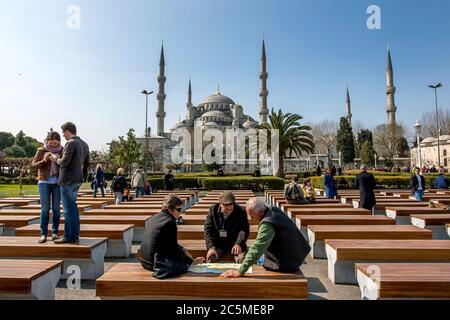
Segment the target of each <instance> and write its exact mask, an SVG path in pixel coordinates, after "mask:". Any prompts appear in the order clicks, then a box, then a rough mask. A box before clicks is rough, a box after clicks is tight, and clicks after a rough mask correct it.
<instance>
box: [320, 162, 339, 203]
mask: <svg viewBox="0 0 450 320" xmlns="http://www.w3.org/2000/svg"><path fill="white" fill-rule="evenodd" d="M323 184H324V185H325V196H326V197H327V198H328V199H334V197H336V196H337V192H336V191H337V190H336V182H335V181H334V176H333V175H332V174H331V170H330V169H327V171H326V172H325V176H324V177H323Z"/></svg>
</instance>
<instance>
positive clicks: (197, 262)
mask: <svg viewBox="0 0 450 320" xmlns="http://www.w3.org/2000/svg"><path fill="white" fill-rule="evenodd" d="M202 263H205V258H203V257H197V258H195V259H194V261H192V265H196V264H202Z"/></svg>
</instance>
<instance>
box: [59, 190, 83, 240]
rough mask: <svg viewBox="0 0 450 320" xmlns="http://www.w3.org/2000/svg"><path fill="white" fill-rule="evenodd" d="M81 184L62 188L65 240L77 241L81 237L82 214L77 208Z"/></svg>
mask: <svg viewBox="0 0 450 320" xmlns="http://www.w3.org/2000/svg"><path fill="white" fill-rule="evenodd" d="M80 186H81V185H80V184H71V185H67V186H61V197H62V203H63V207H64V240H67V241H72V242H73V241H76V240H77V239H78V238H79V237H80V213H79V212H78V206H77V195H78V190H79V189H80Z"/></svg>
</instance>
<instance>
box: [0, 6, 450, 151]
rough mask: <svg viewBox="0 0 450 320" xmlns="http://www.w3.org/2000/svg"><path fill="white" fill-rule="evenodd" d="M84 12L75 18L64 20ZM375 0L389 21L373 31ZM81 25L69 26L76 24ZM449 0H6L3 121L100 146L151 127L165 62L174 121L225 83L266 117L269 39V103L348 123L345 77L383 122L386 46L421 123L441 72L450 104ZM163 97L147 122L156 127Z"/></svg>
mask: <svg viewBox="0 0 450 320" xmlns="http://www.w3.org/2000/svg"><path fill="white" fill-rule="evenodd" d="M72 5H75V6H77V8H79V10H80V11H79V12H80V20H79V22H80V23H79V27H80V28H79V29H74V28H73V27H72V28H69V27H68V21H69V22H73V19H72V18H73V17H74V15H73V11H71V12H69V11H68V8H69V7H70V6H72ZM370 5H377V6H378V7H379V8H380V10H381V11H380V12H381V29H375V30H370V29H369V28H368V27H367V19H368V18H369V16H370V14H368V13H367V9H368V7H369V6H370ZM71 26H73V24H71ZM449 33H450V1H448V0H429V1H420V0H372V1H366V0H276V1H275V0H245V1H242V0H145V1H144V0H115V1H112V0H70V1H67V0H36V1H29V0H0V131H9V132H12V133H14V134H15V133H17V132H18V131H19V130H24V131H25V133H26V134H27V135H30V136H33V137H35V138H37V139H38V140H43V138H44V137H45V135H46V132H47V131H48V129H49V128H53V129H55V130H59V128H60V125H61V124H62V123H64V122H66V121H72V122H74V123H75V124H76V125H77V127H78V134H79V136H81V137H82V138H83V139H84V140H86V141H87V142H88V143H89V145H90V147H91V149H92V150H106V148H107V145H106V143H108V142H110V141H111V140H113V139H116V138H117V137H118V136H123V135H126V133H127V131H128V129H129V128H134V129H136V132H137V134H138V135H139V136H142V135H143V133H144V128H145V97H144V96H143V95H142V94H140V92H141V91H142V90H143V89H147V90H154V91H155V92H156V91H157V85H158V84H157V74H158V68H159V66H158V64H159V55H160V48H161V43H162V41H163V42H164V49H165V60H166V77H167V83H166V94H167V99H166V105H165V106H166V107H165V109H166V110H165V111H166V113H167V117H166V120H165V129H166V131H168V129H170V128H171V127H172V126H173V125H174V124H175V123H176V122H177V121H178V119H179V118H180V117H181V119H184V118H185V115H186V99H187V86H188V81H189V78H191V79H192V90H193V102H194V104H199V103H201V102H202V101H203V100H204V98H206V97H207V96H209V95H211V94H213V93H214V92H215V91H216V88H217V84H218V83H219V84H220V90H221V92H222V94H224V95H227V96H229V97H230V98H232V99H233V100H234V101H235V102H237V103H239V104H241V105H242V106H243V107H244V112H245V113H246V114H249V115H251V116H253V117H254V118H255V119H258V111H259V68H260V57H261V41H262V38H263V37H264V39H265V42H266V50H267V59H268V61H267V69H268V73H269V79H268V82H267V85H268V90H269V97H268V105H269V108H272V107H273V108H276V109H278V108H281V109H283V111H285V112H295V113H298V114H300V115H302V116H303V117H304V121H305V122H309V123H316V122H319V121H322V120H325V119H329V120H336V121H338V120H339V118H340V117H341V116H343V115H344V113H345V90H346V86H347V84H348V86H349V89H350V95H351V100H352V113H353V119H354V120H355V121H358V122H360V123H361V124H362V125H363V126H364V127H366V128H373V127H375V126H376V125H378V124H381V123H385V121H386V118H387V116H386V111H385V108H386V56H387V46H388V45H389V46H390V48H391V52H392V61H393V67H394V79H395V85H396V87H397V93H396V105H397V107H398V110H397V120H398V121H400V122H402V123H404V124H405V125H406V126H407V127H408V128H409V129H410V130H411V132H412V130H413V128H412V125H413V124H414V123H415V120H416V119H420V118H421V115H422V113H423V112H424V111H432V110H433V108H434V93H433V91H432V90H431V89H429V88H428V87H427V86H428V85H429V84H433V83H438V82H442V83H443V84H444V87H443V88H442V89H439V106H440V107H441V108H444V109H445V108H449V107H450V59H449V58H450V37H449ZM156 104H157V101H156V95H153V96H151V98H150V101H149V126H150V127H151V128H152V132H153V133H154V132H155V131H156V116H155V112H156Z"/></svg>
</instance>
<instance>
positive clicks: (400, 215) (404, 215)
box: [386, 207, 450, 224]
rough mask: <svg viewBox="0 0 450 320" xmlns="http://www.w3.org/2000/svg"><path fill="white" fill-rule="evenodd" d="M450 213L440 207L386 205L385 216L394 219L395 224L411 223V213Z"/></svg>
mask: <svg viewBox="0 0 450 320" xmlns="http://www.w3.org/2000/svg"><path fill="white" fill-rule="evenodd" d="M443 213H450V211H448V210H444V209H441V208H427V207H425V208H423V207H422V208H421V207H386V216H388V217H389V218H392V219H395V220H396V221H397V224H411V215H412V214H443Z"/></svg>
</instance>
